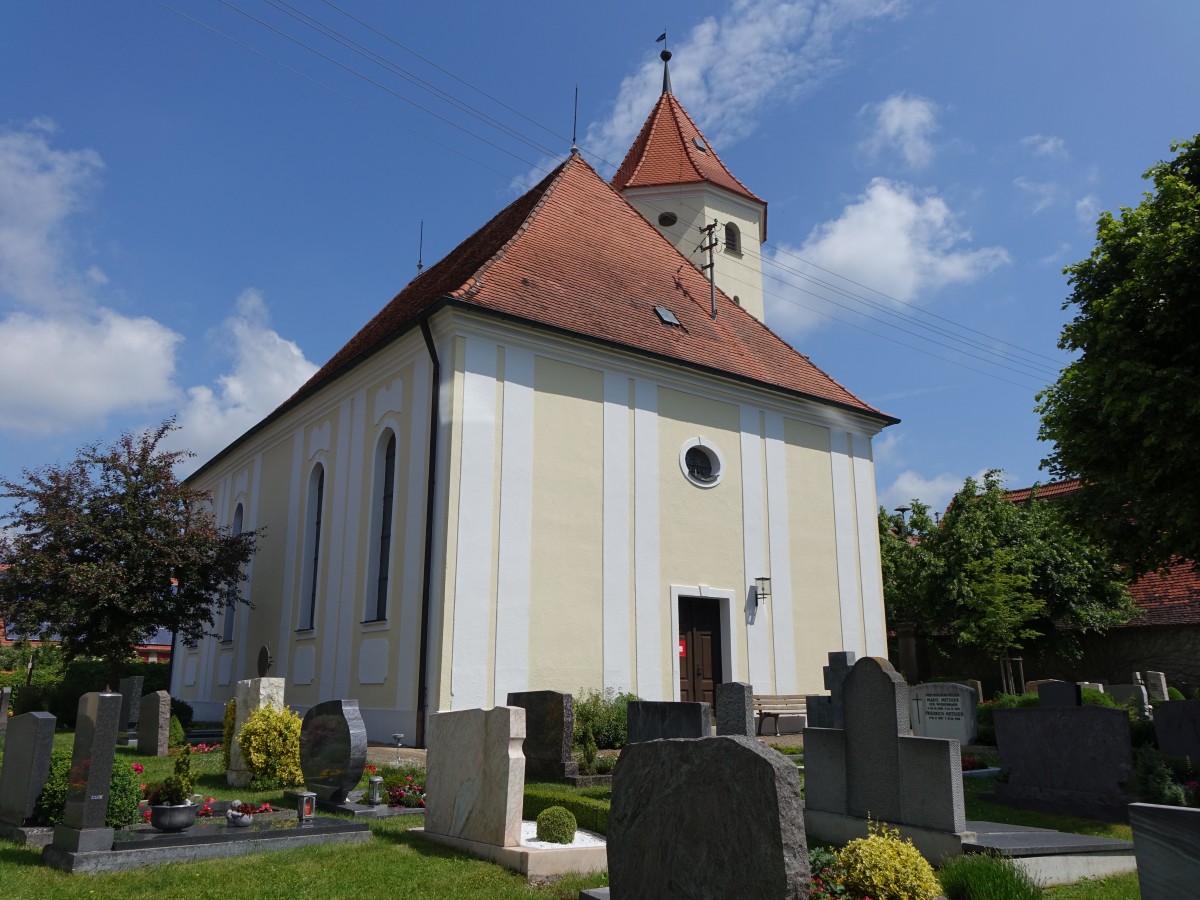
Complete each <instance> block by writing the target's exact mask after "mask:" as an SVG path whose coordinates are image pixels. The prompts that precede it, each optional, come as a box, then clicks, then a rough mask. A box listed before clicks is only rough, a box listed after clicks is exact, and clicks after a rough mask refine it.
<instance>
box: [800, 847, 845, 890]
mask: <svg viewBox="0 0 1200 900" xmlns="http://www.w3.org/2000/svg"><path fill="white" fill-rule="evenodd" d="M808 867H809V871H810V872H811V873H812V878H811V879H810V880H809V884H808V896H809V900H838V898H841V897H845V896H846V886H845V885H843V884H842V870H841V867H840V866H839V865H838V859H837V853H835V852H834V851H833V850H831V849H830V848H828V847H823V846H820V845H817V846H814V847H809V848H808Z"/></svg>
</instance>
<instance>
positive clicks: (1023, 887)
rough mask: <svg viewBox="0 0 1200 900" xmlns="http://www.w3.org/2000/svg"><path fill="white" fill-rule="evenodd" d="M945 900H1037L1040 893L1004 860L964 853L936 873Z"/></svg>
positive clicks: (997, 857)
mask: <svg viewBox="0 0 1200 900" xmlns="http://www.w3.org/2000/svg"><path fill="white" fill-rule="evenodd" d="M937 874H938V880H939V881H941V883H942V892H943V893H945V895H946V897H947V898H948V900H1038V898H1040V897H1042V889H1041V888H1040V887H1039V886H1038V883H1037V882H1036V881H1034V880H1033V878H1032V877H1030V875H1029V874H1028V873H1026V872H1025V871H1024V870H1023V869H1020V868H1018V867H1017V866H1016V864H1015V863H1014V862H1013V861H1012V860H1011V859H1007V858H1005V857H1003V856H992V855H991V854H987V853H967V854H964V855H962V856H958V857H955V858H954V859H952V860H950V861H949V862H948V863H946V865H944V866H942V868H941V869H939V870H938V873H937Z"/></svg>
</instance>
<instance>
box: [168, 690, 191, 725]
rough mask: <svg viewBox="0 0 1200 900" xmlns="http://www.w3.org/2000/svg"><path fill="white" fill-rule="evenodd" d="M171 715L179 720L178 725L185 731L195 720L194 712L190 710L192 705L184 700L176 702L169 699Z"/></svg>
mask: <svg viewBox="0 0 1200 900" xmlns="http://www.w3.org/2000/svg"><path fill="white" fill-rule="evenodd" d="M171 715H173V716H175V718H177V719H178V720H179V724H180V725H182V726H183V727H184V728H185V729H187V728H191V727H192V722H194V721H195V720H196V711H195V710H194V709H192V704H190V703H188V702H187V701H186V700H176V699H175V698H174V697H172V698H171Z"/></svg>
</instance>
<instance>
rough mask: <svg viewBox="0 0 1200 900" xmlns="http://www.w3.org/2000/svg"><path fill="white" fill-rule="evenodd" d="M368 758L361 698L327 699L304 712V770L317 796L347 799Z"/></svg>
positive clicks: (335, 801) (335, 800)
mask: <svg viewBox="0 0 1200 900" xmlns="http://www.w3.org/2000/svg"><path fill="white" fill-rule="evenodd" d="M366 762H367V727H366V725H364V724H363V718H362V713H360V712H359V710H358V701H357V700H326V701H325V702H324V703H318V704H317V705H316V706H314V707H312V708H311V709H310V710H309V711H308V712H307V713H305V714H304V724H303V725H301V727H300V770H301V771H302V772H303V773H304V784H305V785H306V786H307V787H308V789H309V790H310V791H312V792H313V793H314V794H316V795H317V800H319V801H322V800H323V801H325V802H326V803H331V804H338V803H344V802H345V800H346V796H347V795H348V794H349V793H350V791H351V790H353V789H354V787H355V786H356V785H357V784H358V781H359V779H360V778H362V773H363V767H364V766H365V765H366Z"/></svg>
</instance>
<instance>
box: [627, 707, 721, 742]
mask: <svg viewBox="0 0 1200 900" xmlns="http://www.w3.org/2000/svg"><path fill="white" fill-rule="evenodd" d="M627 709H628V712H627V714H626V721H627V722H628V725H629V737H628V739H627V740H628V743H630V744H639V743H641V742H643V741H657V740H663V739H666V738H699V737H708V736H709V735H710V734H712V706H711V705H710V704H708V703H696V702H688V703H671V702H665V701H649V700H631V701H630V702H629V706H628V707H627Z"/></svg>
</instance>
